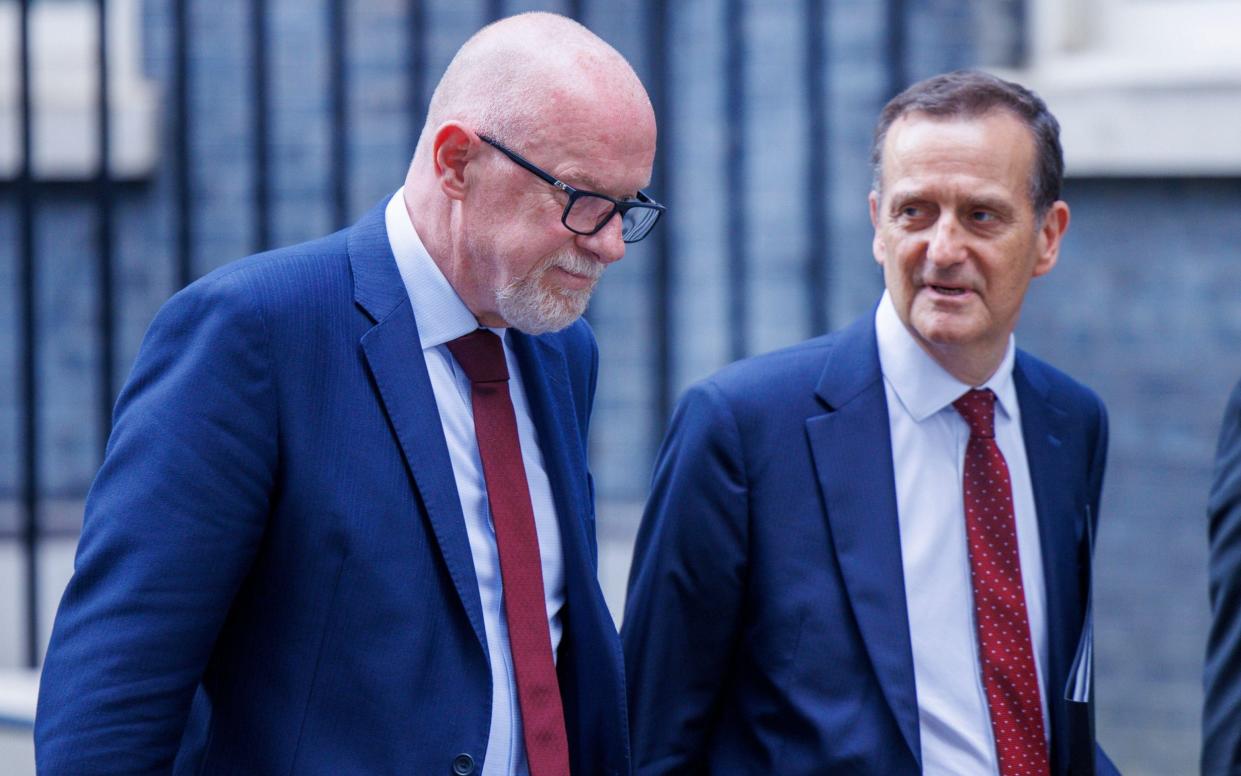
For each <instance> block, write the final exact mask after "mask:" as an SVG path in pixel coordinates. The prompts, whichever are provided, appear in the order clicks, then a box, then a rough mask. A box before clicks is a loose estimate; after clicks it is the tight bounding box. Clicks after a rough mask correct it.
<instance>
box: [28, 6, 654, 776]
mask: <svg viewBox="0 0 1241 776" xmlns="http://www.w3.org/2000/svg"><path fill="white" fill-rule="evenodd" d="M427 113H428V118H427V123H426V126H425V127H424V129H423V132H422V135H421V137H420V139H419V142H418V146H417V149H416V150H415V153H414V157H413V162H412V164H411V165H410V168H409V172H408V175H407V177H406V178H405V184H404V186H403V187H402V188H401V189H400V190H398V191H397V192H396V193H395V194H394V195H393V196H392V197H391V198H390V199H388V200H386V201H384V202H381V203H380V204H379V205H377V206H376V207H375V208H374V209H373V210H372V211H371V212H370V213H369V214H367V215H366V216H365V217H364V218H362V220H361V221H359V222H358V223H357V224H355V225H354V226H353V227H351V228H349V229H345V230H343V231H341V232H339V233H337V234H334V235H331V236H329V237H326V238H323V239H321V240H317V241H315V242H311V243H307V244H304V245H298V246H294V247H291V248H285V249H282V250H278V251H273V252H271V253H266V254H262V255H258V256H252V257H249V258H247V259H244V260H242V261H239V262H236V263H234V264H231V265H228V266H226V267H224V268H222V269H221V270H219V271H217V272H214V273H212V274H210V275H208V276H207V277H205V278H203V279H201V280H199V281H198V282H196V283H194V284H193V285H191V286H190V287H188V288H187V289H185V290H184V291H182V292H180V293H178V294H177V295H176V296H175V297H173V299H172V300H170V301H169V302H168V303H167V304H166V305H165V306H164V308H163V309H162V310H161V311H160V313H159V315H158V316H157V317H156V319H155V321H154V323H152V325H151V329H150V331H149V332H148V334H147V337H146V340H145V342H144V344H143V346H142V350H141V352H140V354H139V356H138V359H137V362H136V364H135V366H134V370H133V374H132V375H131V376H130V379H129V383H128V385H127V386H126V387H125V389H124V391H123V392H122V395H121V398H120V400H119V403H118V406H117V410H116V423H115V429H114V431H113V433H112V437H111V439H110V440H109V443H108V451H107V455H106V456H105V459H104V463H103V466H102V468H101V469H100V472H99V474H98V477H97V478H96V480H95V483H94V486H93V487H92V489H91V493H90V495H89V497H88V499H87V504H86V516H85V522H84V525H83V532H82V538H81V542H80V544H79V547H78V554H77V560H76V572H75V574H74V576H73V579H72V580H71V581H70V583H69V587H68V589H67V591H66V592H65V597H64V600H63V601H62V603H61V607H60V611H59V613H58V615H57V618H56V624H55V628H54V632H53V635H52V641H51V646H50V647H49V651H48V655H47V661H46V664H45V667H44V672H43V681H42V686H41V690H40V696H39V708H38V716H37V720H36V726H35V743H36V756H37V760H38V766H39V772H40V773H41V774H103V773H116V774H127V775H132V774H145V773H168V772H170V771H171V772H173V773H178V774H181V773H193V774H224V773H228V774H246V775H247V776H259V775H261V774H298V775H299V776H302V775H304V774H320V773H321V774H334V775H336V774H408V775H409V776H424V775H425V774H458V775H459V776H464V775H465V774H487V775H488V776H525V775H526V774H530V775H531V776H564V775H565V774H570V773H573V774H583V775H590V776H594V775H595V774H628V773H629V753H628V736H627V730H626V722H625V697H624V682H623V673H622V669H621V658H620V647H619V644H618V640H617V637H616V632H615V630H614V627H613V625H612V620H611V618H610V616H609V614H608V611H607V608H606V607H605V605H604V601H603V597H602V595H601V594H600V591H599V587H598V584H597V582H596V579H595V563H596V548H595V529H594V508H593V493H592V486H591V482H590V476H589V474H588V472H587V466H586V457H585V449H586V426H587V421H588V419H589V414H590V407H591V402H592V399H593V394H594V387H595V374H596V366H597V362H598V358H597V351H596V348H595V342H594V338H593V336H592V334H591V332H590V329H589V327H588V326H587V325H586V324H585V323H584V322H581V321H579V320H578V319H579V316H580V315H581V314H582V312H583V310H584V309H585V307H586V303H587V301H588V300H589V298H590V294H591V291H592V289H593V288H594V286H595V283H596V282H597V281H598V279H599V276H600V275H601V274H602V272H603V270H604V268H606V267H607V265H609V264H611V263H612V262H615V261H617V260H619V259H620V258H621V257H622V256H623V255H624V253H625V244H626V243H627V242H634V241H636V240H640V239H642V238H643V237H644V236H645V235H646V234H647V233H648V232H649V231H650V229H651V228H652V227H653V226H654V224H655V222H656V221H657V220H658V218H659V216H660V214H661V212H662V210H663V208H662V206H660V205H658V204H657V203H655V202H653V201H652V200H651V199H650V198H648V197H647V196H646V195H645V194H643V193H641V191H640V189H641V188H642V187H643V186H645V185H646V184H647V182H648V180H649V177H650V172H651V164H652V160H653V157H654V153H655V119H654V115H653V113H652V110H651V105H650V102H649V100H648V98H647V96H646V92H645V91H644V89H643V88H642V85H641V84H640V83H639V81H638V79H637V77H636V75H635V74H634V72H633V70H632V69H631V68H630V67H629V65H628V64H627V63H626V62H625V60H624V59H623V58H622V57H621V56H620V55H619V54H618V53H617V52H616V51H615V50H613V49H612V48H611V47H609V46H608V45H607V44H605V43H604V42H603V41H602V40H600V39H599V38H597V37H596V36H594V35H593V34H591V33H590V32H589V31H587V30H586V29H585V28H583V27H581V26H580V25H578V24H576V23H575V22H572V21H570V20H568V19H565V18H562V17H558V16H554V15H550V14H527V15H522V16H517V17H512V18H509V19H505V20H502V21H499V22H497V23H495V24H493V25H491V26H490V27H487V28H485V29H483V30H482V31H480V32H479V33H478V34H476V35H475V36H474V37H473V38H471V39H470V40H469V41H468V42H467V43H466V44H465V45H464V46H463V47H462V48H461V50H460V51H459V52H458V53H457V55H456V57H455V58H454V59H453V61H452V63H451V64H450V65H449V67H448V69H447V71H446V72H445V74H444V76H443V79H442V80H441V82H440V84H439V86H438V87H437V89H436V91H435V94H434V96H433V97H432V100H431V104H430V106H429V109H428V112H427Z"/></svg>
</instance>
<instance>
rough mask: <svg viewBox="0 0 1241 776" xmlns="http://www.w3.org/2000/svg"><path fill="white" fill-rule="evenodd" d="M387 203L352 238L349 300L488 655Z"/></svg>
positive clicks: (465, 540)
mask: <svg viewBox="0 0 1241 776" xmlns="http://www.w3.org/2000/svg"><path fill="white" fill-rule="evenodd" d="M384 204H386V202H385V203H382V204H380V205H379V206H377V207H376V208H374V209H372V210H371V212H370V213H368V214H367V215H366V216H364V217H363V218H362V220H361V221H359V222H358V223H357V224H356V225H355V226H354V227H353V228H352V229H351V230H350V233H349V261H350V266H351V267H352V270H353V280H354V301H355V302H356V303H357V305H358V306H359V307H361V308H362V309H363V310H364V311H365V312H366V313H367V315H369V316H370V318H371V320H372V321H374V322H375V325H374V326H373V327H372V328H371V329H370V330H369V331H367V332H366V334H364V335H363V336H362V339H361V345H362V351H363V354H364V356H365V359H366V364H367V366H368V367H369V369H370V372H371V376H372V377H373V378H374V381H375V383H374V385H375V390H376V392H377V393H378V395H379V399H380V401H381V403H382V405H383V408H384V412H385V413H387V416H388V421H389V423H391V425H392V430H393V432H394V433H395V435H396V438H397V442H398V443H399V445H400V449H401V454H402V455H403V456H404V458H405V464H406V466H407V467H409V471H410V474H411V475H412V476H413V479H414V484H415V487H416V489H417V492H418V497H419V500H420V501H421V502H422V505H423V507H424V509H425V510H426V513H427V519H428V520H429V521H430V523H431V529H432V531H433V532H434V534H435V539H436V542H437V543H438V544H439V549H440V553H441V555H442V556H443V558H444V564H445V565H446V566H447V568H448V574H449V576H450V577H451V578H452V582H453V586H454V587H455V588H456V590H457V594H458V596H459V597H460V598H461V603H462V605H463V606H464V607H465V613H466V616H467V617H468V618H469V621H470V625H471V626H472V627H473V629H474V634H475V636H476V637H477V638H478V641H479V645H480V647H481V648H482V649H483V651H484V652H485V651H486V649H487V646H486V645H487V638H486V633H485V631H484V629H483V608H482V602H481V600H480V598H479V593H478V581H477V578H476V577H475V576H474V559H473V555H472V554H471V553H470V542H469V537H468V536H467V534H466V530H465V518H464V516H463V514H462V512H461V501H460V498H459V497H458V496H457V482H456V479H455V477H454V476H453V471H452V460H451V459H450V458H449V454H448V446H447V444H446V443H445V441H444V430H443V427H442V425H441V423H440V416H439V410H438V408H437V406H436V403H435V394H434V392H433V391H432V389H431V379H430V377H429V376H428V374H427V367H426V361H425V360H424V359H423V356H422V348H421V346H420V344H419V339H418V326H417V324H416V323H415V321H414V311H413V309H412V307H411V306H410V303H409V296H408V295H407V293H406V291H405V285H404V284H403V283H402V281H401V276H400V273H399V272H398V271H397V267H396V260H395V259H394V258H393V256H392V249H391V247H390V245H389V243H388V236H387V229H386V228H385V226H384ZM412 506H413V505H412V503H411V507H412Z"/></svg>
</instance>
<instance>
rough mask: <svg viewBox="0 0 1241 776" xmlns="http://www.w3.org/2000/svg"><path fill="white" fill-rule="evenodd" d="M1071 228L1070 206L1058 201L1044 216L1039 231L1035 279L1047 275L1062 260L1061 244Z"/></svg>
mask: <svg viewBox="0 0 1241 776" xmlns="http://www.w3.org/2000/svg"><path fill="white" fill-rule="evenodd" d="M1068 228H1069V206H1068V203H1066V202H1065V201H1064V200H1057V201H1056V202H1054V203H1053V204H1052V206H1051V207H1050V208H1048V210H1047V215H1045V216H1043V223H1042V225H1041V226H1040V227H1039V230H1038V257H1037V259H1036V260H1035V262H1034V277H1038V276H1039V275H1046V274H1047V273H1048V272H1051V268H1052V267H1054V266H1056V262H1057V261H1058V260H1059V258H1060V242H1061V241H1062V240H1063V238H1064V233H1065V232H1066V231H1068Z"/></svg>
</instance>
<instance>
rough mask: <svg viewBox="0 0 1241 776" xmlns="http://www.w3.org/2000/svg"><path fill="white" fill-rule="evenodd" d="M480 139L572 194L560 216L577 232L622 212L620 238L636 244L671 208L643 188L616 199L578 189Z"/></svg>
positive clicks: (588, 230)
mask: <svg viewBox="0 0 1241 776" xmlns="http://www.w3.org/2000/svg"><path fill="white" fill-rule="evenodd" d="M478 139H479V140H481V141H483V142H484V143H486V144H488V145H490V146H492V147H494V148H495V149H496V150H497V151H499V152H500V153H502V154H504V155H505V156H507V157H508V158H509V159H512V160H513V161H514V162H516V163H517V164H519V165H521V166H522V167H524V168H526V169H527V170H529V171H530V172H532V173H534V174H535V175H537V176H538V177H539V178H540V179H541V180H543V181H544V182H546V183H549V184H551V185H552V186H554V187H556V188H558V189H560V190H561V191H563V192H564V193H565V194H567V195H569V201H568V202H566V203H565V206H564V213H563V214H562V215H561V216H560V222H561V223H562V224H564V225H565V228H566V229H568V230H569V231H570V232H573V233H575V234H586V235H590V234H595V233H596V232H598V231H599V230H600V229H602V228H603V227H605V226H607V223H608V221H611V220H612V216H614V215H616V214H617V213H620V216H621V239H622V240H624V241H625V242H627V243H636V242H637V241H638V240H641V239H642V238H643V237H646V236H647V235H648V234H650V233H651V229H654V228H655V224H656V223H657V222H658V221H659V217H660V216H661V215H663V213H664V211H665V210H667V209H668V208H666V207H664V206H663V205H661V204H659V203H658V202H656V201H655V200H653V199H651V198H650V197H648V196H647V195H646V194H644V193H643V192H641V191H639V192H638V196H637V197H636V198H635V199H616V198H614V197H609V196H608V195H607V194H600V193H598V192H596V191H582V190H581V189H575V188H573V187H572V186H570V185H569V184H567V183H565V182H564V181H561V180H559V179H558V178H556V176H555V175H552V174H551V173H549V172H547V171H546V170H544V169H542V168H541V167H539V166H538V165H536V164H534V163H533V162H530V161H528V160H527V159H525V158H524V157H523V156H522V155H521V154H519V153H517V152H516V151H510V150H509V149H507V148H505V147H504V146H503V145H502V144H500V143H499V142H497V141H495V140H492V139H491V138H489V137H487V136H486V135H479V136H478Z"/></svg>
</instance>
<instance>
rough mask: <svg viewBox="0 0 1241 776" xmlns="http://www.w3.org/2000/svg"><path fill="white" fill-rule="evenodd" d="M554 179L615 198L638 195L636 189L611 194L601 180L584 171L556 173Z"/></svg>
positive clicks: (628, 197)
mask: <svg viewBox="0 0 1241 776" xmlns="http://www.w3.org/2000/svg"><path fill="white" fill-rule="evenodd" d="M556 179H557V180H561V181H564V182H565V183H567V184H569V185H570V186H572V187H573V188H575V189H579V190H581V191H589V192H593V193H597V194H607V195H609V196H611V197H614V198H615V199H634V198H635V197H637V196H638V190H637V189H633V190H629V191H625V192H623V193H621V194H612V193H611V192H609V191H608V188H607V186H605V185H604V184H603V182H602V181H600V180H599V179H598V178H596V177H595V176H593V175H591V174H590V173H588V172H585V171H579V170H570V171H569V172H567V173H565V174H564V175H556Z"/></svg>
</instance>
